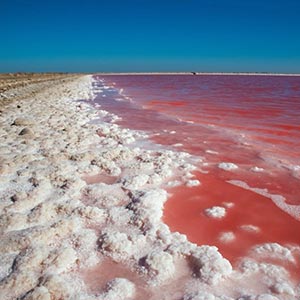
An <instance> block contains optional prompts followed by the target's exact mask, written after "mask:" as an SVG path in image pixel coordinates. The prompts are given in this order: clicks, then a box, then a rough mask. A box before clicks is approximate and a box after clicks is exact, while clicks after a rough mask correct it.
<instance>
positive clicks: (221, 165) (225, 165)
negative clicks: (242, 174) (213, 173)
mask: <svg viewBox="0 0 300 300" xmlns="http://www.w3.org/2000/svg"><path fill="white" fill-rule="evenodd" d="M218 168H219V169H222V170H225V171H232V170H236V169H238V168H239V167H238V166H237V165H236V164H234V163H231V162H222V163H219V164H218Z"/></svg>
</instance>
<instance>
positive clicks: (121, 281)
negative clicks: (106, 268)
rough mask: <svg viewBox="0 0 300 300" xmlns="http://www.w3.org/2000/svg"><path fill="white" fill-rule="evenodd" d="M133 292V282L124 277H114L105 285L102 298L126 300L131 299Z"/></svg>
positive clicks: (104, 299)
mask: <svg viewBox="0 0 300 300" xmlns="http://www.w3.org/2000/svg"><path fill="white" fill-rule="evenodd" d="M134 294H135V286H134V284H133V283H132V282H131V281H129V280H128V279H126V278H115V279H113V280H111V281H110V282H109V283H108V284H107V287H106V292H105V293H103V294H102V297H101V299H103V300H126V299H132V298H133V297H134Z"/></svg>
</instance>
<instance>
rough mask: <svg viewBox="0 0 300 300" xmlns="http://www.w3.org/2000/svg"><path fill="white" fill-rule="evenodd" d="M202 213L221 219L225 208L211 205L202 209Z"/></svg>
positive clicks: (224, 213)
mask: <svg viewBox="0 0 300 300" xmlns="http://www.w3.org/2000/svg"><path fill="white" fill-rule="evenodd" d="M204 213H205V214H206V215H207V216H208V217H211V218H216V219H221V218H223V217H225V215H226V209H225V208H224V207H222V206H213V207H210V208H207V209H205V210H204Z"/></svg>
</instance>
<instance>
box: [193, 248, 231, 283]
mask: <svg viewBox="0 0 300 300" xmlns="http://www.w3.org/2000/svg"><path fill="white" fill-rule="evenodd" d="M191 258H192V264H193V267H194V271H195V274H196V275H197V276H198V278H199V279H200V280H201V281H204V282H206V283H208V284H212V285H215V284H217V283H218V282H219V281H220V280H221V279H222V278H225V277H226V276H228V275H230V274H231V272H232V266H231V264H230V262H229V261H228V260H227V259H225V258H224V257H222V255H221V254H220V253H219V252H218V248H217V247H210V246H201V247H197V249H196V250H194V251H193V252H192V256H191Z"/></svg>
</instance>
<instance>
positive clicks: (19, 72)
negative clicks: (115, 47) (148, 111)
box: [0, 71, 300, 76]
mask: <svg viewBox="0 0 300 300" xmlns="http://www.w3.org/2000/svg"><path fill="white" fill-rule="evenodd" d="M0 74H7V75H9V74H11V75H17V74H93V75H98V74H99V75H258V76H268V75H269V76H300V73H282V72H278V73H277V72H194V71H185V72H68V71H55V72H22V71H18V72H0Z"/></svg>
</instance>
